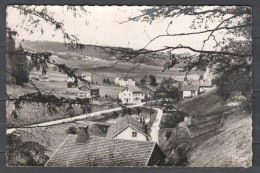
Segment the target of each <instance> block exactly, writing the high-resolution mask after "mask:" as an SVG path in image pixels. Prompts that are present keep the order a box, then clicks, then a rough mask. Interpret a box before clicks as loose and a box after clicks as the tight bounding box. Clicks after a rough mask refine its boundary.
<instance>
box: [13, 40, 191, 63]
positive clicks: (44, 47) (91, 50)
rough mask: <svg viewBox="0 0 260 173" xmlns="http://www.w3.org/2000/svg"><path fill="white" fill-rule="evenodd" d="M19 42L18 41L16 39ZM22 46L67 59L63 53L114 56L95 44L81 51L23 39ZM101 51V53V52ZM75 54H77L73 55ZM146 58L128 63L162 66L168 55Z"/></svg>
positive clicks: (110, 57)
mask: <svg viewBox="0 0 260 173" xmlns="http://www.w3.org/2000/svg"><path fill="white" fill-rule="evenodd" d="M18 42H20V41H18ZM22 46H23V48H24V49H27V50H30V51H48V52H52V53H53V54H54V55H59V57H61V58H64V59H67V60H68V56H64V55H68V54H70V55H73V56H74V57H75V56H76V58H79V59H82V57H81V56H80V55H83V57H84V58H87V57H91V58H93V57H94V58H98V59H103V60H108V61H114V60H115V59H116V58H115V57H114V56H111V55H110V54H108V53H103V49H102V48H103V47H102V46H97V45H85V47H84V49H83V50H82V51H80V50H77V51H76V50H68V48H67V47H65V45H64V43H61V42H49V41H29V40H25V41H23V42H22ZM101 52H102V53H101ZM75 54H77V55H78V56H77V55H75ZM187 55H189V54H187V53H185V54H180V55H179V56H187ZM85 56H86V57H85ZM74 57H70V58H69V59H72V58H74ZM146 57H148V58H145V59H143V57H136V58H135V59H133V60H130V61H129V62H130V63H141V62H142V64H147V65H153V66H160V67H163V66H164V65H165V63H166V62H167V60H166V59H168V55H166V54H158V55H157V54H152V55H150V54H147V56H146Z"/></svg>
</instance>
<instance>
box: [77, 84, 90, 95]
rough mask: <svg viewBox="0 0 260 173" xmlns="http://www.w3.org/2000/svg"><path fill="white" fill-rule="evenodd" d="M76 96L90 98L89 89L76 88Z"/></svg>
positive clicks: (83, 86) (83, 87)
mask: <svg viewBox="0 0 260 173" xmlns="http://www.w3.org/2000/svg"><path fill="white" fill-rule="evenodd" d="M78 96H79V97H87V98H91V94H90V88H89V87H88V86H86V85H82V86H81V87H78Z"/></svg>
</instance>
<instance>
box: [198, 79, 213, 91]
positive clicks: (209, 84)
mask: <svg viewBox="0 0 260 173" xmlns="http://www.w3.org/2000/svg"><path fill="white" fill-rule="evenodd" d="M199 85H200V89H199V92H204V91H206V90H208V89H209V88H211V87H212V82H211V81H208V80H200V81H199Z"/></svg>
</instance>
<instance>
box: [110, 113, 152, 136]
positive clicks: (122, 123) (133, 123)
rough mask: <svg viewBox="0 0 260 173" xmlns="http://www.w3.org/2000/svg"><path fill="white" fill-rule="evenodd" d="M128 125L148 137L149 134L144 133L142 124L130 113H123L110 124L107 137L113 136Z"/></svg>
mask: <svg viewBox="0 0 260 173" xmlns="http://www.w3.org/2000/svg"><path fill="white" fill-rule="evenodd" d="M129 126H130V127H132V128H134V129H135V130H137V131H139V132H140V133H142V134H143V135H145V136H147V137H149V135H148V134H146V133H145V128H144V125H143V124H141V123H140V122H139V121H137V120H136V119H134V118H132V117H131V116H130V115H125V116H124V117H123V118H121V119H120V120H119V121H118V122H117V123H115V124H113V125H111V126H110V127H109V129H108V132H107V137H108V138H113V137H114V136H116V135H117V134H119V133H120V132H122V131H123V130H124V129H126V128H127V127H129Z"/></svg>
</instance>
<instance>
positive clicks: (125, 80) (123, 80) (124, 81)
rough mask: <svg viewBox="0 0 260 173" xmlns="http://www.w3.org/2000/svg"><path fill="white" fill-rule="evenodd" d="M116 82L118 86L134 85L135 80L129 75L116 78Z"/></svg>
mask: <svg viewBox="0 0 260 173" xmlns="http://www.w3.org/2000/svg"><path fill="white" fill-rule="evenodd" d="M118 84H119V85H120V86H125V87H126V86H135V80H134V79H133V78H130V77H121V78H120V79H119V80H118Z"/></svg>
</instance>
